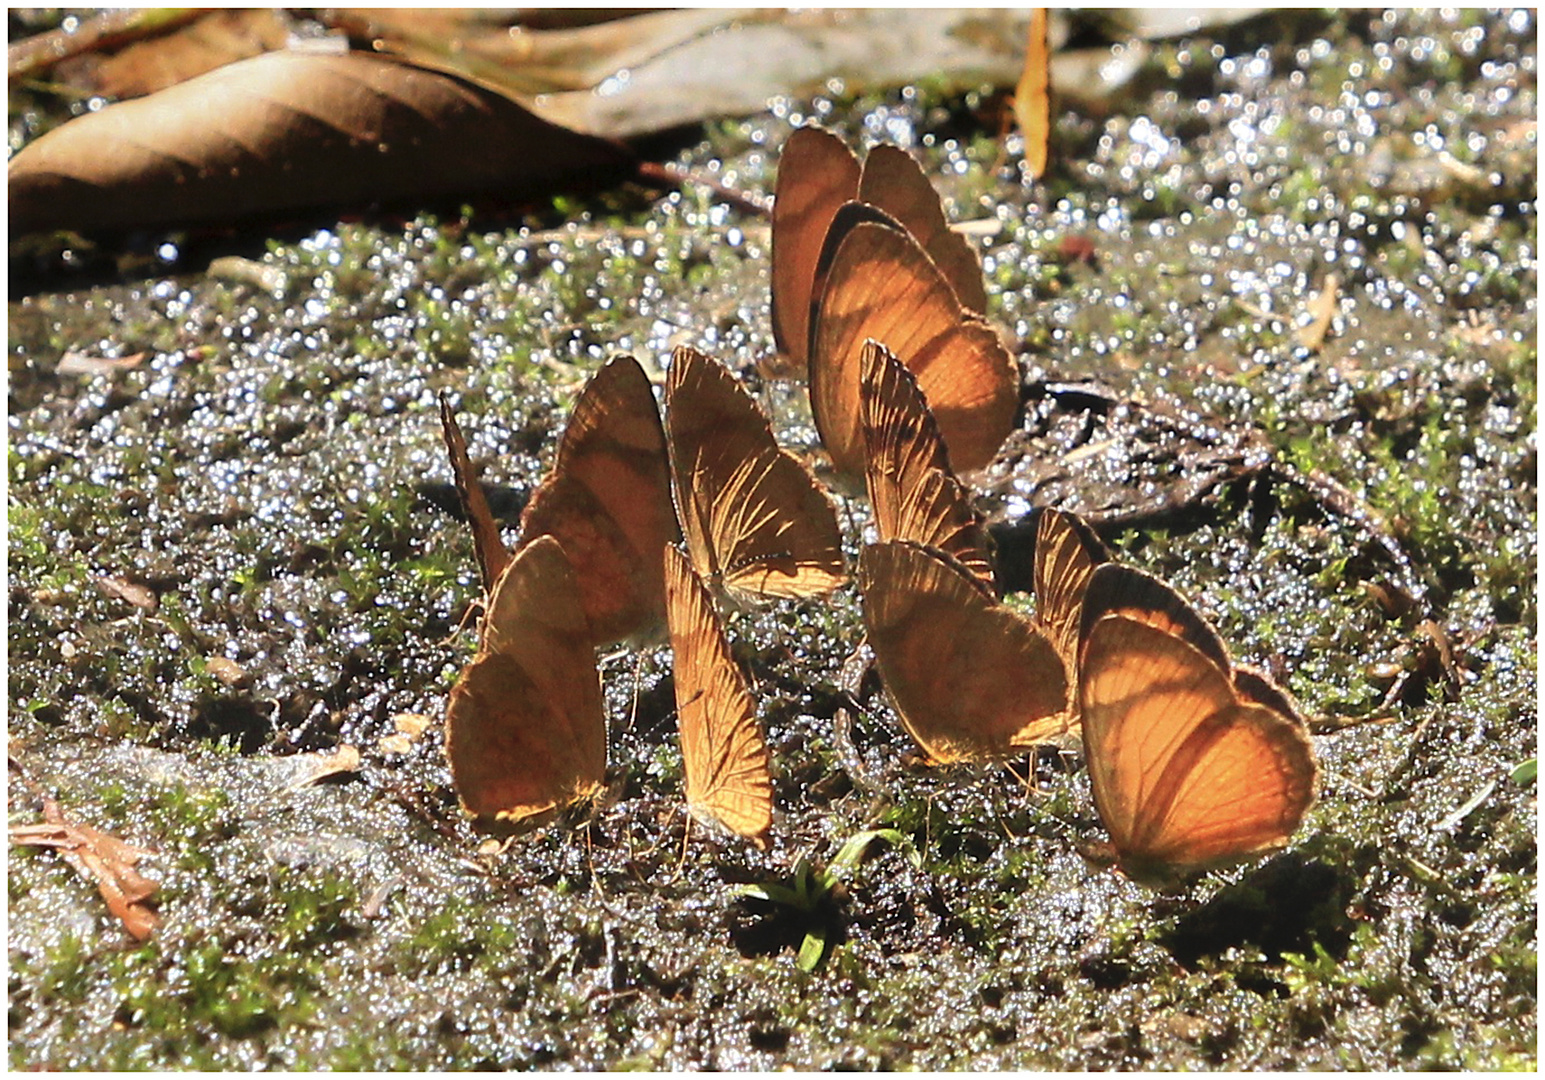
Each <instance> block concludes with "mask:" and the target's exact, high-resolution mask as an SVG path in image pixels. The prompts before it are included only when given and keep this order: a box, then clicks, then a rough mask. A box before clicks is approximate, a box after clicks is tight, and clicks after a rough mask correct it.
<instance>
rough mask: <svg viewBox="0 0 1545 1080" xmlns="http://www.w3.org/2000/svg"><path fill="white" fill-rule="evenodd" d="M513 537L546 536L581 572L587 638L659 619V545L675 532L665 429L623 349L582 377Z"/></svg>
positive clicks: (639, 630) (603, 637)
mask: <svg viewBox="0 0 1545 1080" xmlns="http://www.w3.org/2000/svg"><path fill="white" fill-rule="evenodd" d="M520 526H521V543H522V544H529V543H531V542H532V541H533V540H535V539H536V538H537V537H538V536H554V537H557V538H558V540H559V542H560V543H562V545H563V549H564V551H565V553H567V554H568V556H569V561H570V562H571V563H572V564H573V565H574V568H575V571H576V573H577V575H578V578H579V587H580V602H581V603H582V604H583V606H584V609H585V613H586V616H587V617H588V618H589V620H590V624H591V628H592V631H593V633H594V639H593V640H594V643H595V644H597V645H605V644H609V643H611V642H614V641H620V640H622V639H624V638H630V637H635V636H640V635H647V634H648V633H650V632H651V631H653V630H655V629H656V628H657V627H659V626H660V625H662V623H663V621H664V619H665V582H664V580H663V578H662V577H661V573H662V570H661V566H660V559H659V554H658V553H659V551H660V548H661V547H663V546H664V545H665V544H667V543H673V542H674V541H675V540H677V539H678V538H679V537H680V531H679V530H678V528H677V525H676V514H675V510H674V508H673V507H672V505H671V494H670V471H669V466H668V461H667V456H666V449H665V432H664V430H663V429H662V428H661V426H660V412H659V409H658V408H657V407H656V405H655V399H654V391H653V390H651V389H650V386H649V379H648V377H647V376H646V375H645V374H644V370H643V368H641V367H639V365H638V361H636V360H634V359H633V358H632V357H631V356H618V357H615V358H613V359H612V360H611V361H610V362H609V363H607V364H606V366H605V367H603V368H601V370H600V371H598V372H596V374H595V375H594V376H593V377H592V378H591V379H590V381H589V382H588V383H586V384H585V388H584V390H583V391H581V393H580V395H579V397H578V399H577V400H576V401H575V402H574V411H573V413H572V414H571V415H570V417H569V423H568V426H567V427H566V428H565V429H564V432H563V438H562V439H561V440H560V441H559V444H558V455H557V458H556V460H555V461H554V462H553V469H552V472H551V473H550V474H549V475H548V477H547V479H546V480H544V481H543V482H542V485H541V486H540V487H538V488H537V489H536V491H535V492H534V493H533V494H532V496H531V501H530V502H529V503H527V504H526V510H525V513H524V514H522V515H521V519H520Z"/></svg>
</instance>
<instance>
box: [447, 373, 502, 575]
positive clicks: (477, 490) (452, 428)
mask: <svg viewBox="0 0 1545 1080" xmlns="http://www.w3.org/2000/svg"><path fill="white" fill-rule="evenodd" d="M440 430H441V432H442V433H443V434H444V436H445V452H446V454H448V455H449V457H450V459H451V474H452V475H453V476H454V477H455V479H456V494H457V495H458V496H459V497H460V499H461V510H462V513H463V514H465V515H466V518H467V524H469V525H470V526H471V527H472V550H473V552H474V553H475V554H476V556H477V565H478V571H479V572H480V573H481V575H482V578H483V592H484V593H485V594H487V593H490V592H492V591H493V587H494V582H496V581H498V580H499V575H500V574H502V573H504V568H505V566H506V564H508V563H509V561H510V553H509V550H508V549H507V548H506V547H505V546H504V541H503V539H501V538H500V536H499V523H498V522H497V521H495V520H494V515H493V513H492V511H490V510H489V509H488V499H487V498H486V497H485V496H484V495H483V486H482V485H481V484H480V483H478V479H477V473H476V471H475V470H474V469H473V468H472V459H471V458H470V457H468V456H467V439H466V436H464V435H463V434H462V433H461V426H460V425H459V424H457V423H456V414H455V413H454V412H453V411H452V410H451V405H450V402H448V401H446V400H445V398H443V397H442V398H441V399H440Z"/></svg>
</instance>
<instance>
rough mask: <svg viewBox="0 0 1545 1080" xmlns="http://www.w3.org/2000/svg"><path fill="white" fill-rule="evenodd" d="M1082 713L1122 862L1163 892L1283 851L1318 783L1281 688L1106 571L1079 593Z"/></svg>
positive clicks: (1174, 600)
mask: <svg viewBox="0 0 1545 1080" xmlns="http://www.w3.org/2000/svg"><path fill="white" fill-rule="evenodd" d="M1082 639H1083V640H1082V647H1081V651H1080V655H1079V669H1078V671H1079V674H1078V708H1079V713H1080V716H1081V719H1082V723H1083V740H1084V754H1085V758H1086V760H1087V762H1088V768H1089V778H1090V784H1091V787H1092V788H1093V791H1094V802H1095V808H1096V809H1097V810H1098V811H1099V814H1100V820H1101V821H1102V822H1104V824H1105V828H1106V830H1107V831H1108V832H1109V833H1110V837H1111V843H1112V846H1113V847H1114V849H1115V855H1116V861H1117V863H1118V865H1120V866H1121V868H1122V869H1123V870H1124V871H1125V872H1126V873H1127V874H1128V876H1130V877H1132V878H1133V879H1134V880H1136V881H1140V882H1143V883H1145V884H1149V885H1153V886H1156V887H1167V886H1170V885H1173V884H1175V883H1176V882H1178V881H1182V880H1184V879H1185V878H1187V877H1189V876H1190V875H1192V874H1195V873H1197V872H1200V871H1202V870H1206V869H1210V868H1214V867H1218V866H1224V865H1228V864H1230V863H1234V862H1238V861H1241V860H1243V859H1248V858H1251V857H1253V856H1256V855H1260V854H1263V853H1265V852H1269V851H1273V850H1276V849H1278V848H1281V847H1283V846H1284V845H1285V844H1286V843H1287V842H1288V840H1289V839H1290V838H1291V837H1292V835H1293V832H1294V831H1295V830H1296V829H1297V828H1298V826H1299V824H1300V823H1301V822H1302V821H1303V817H1304V814H1305V813H1306V812H1307V811H1308V809H1309V807H1310V805H1311V804H1312V803H1313V802H1314V798H1315V794H1316V791H1317V789H1318V786H1319V766H1318V764H1317V762H1316V760H1315V755H1314V747H1313V744H1312V743H1311V741H1310V739H1309V734H1308V729H1307V727H1306V725H1305V724H1304V721H1303V719H1302V718H1301V717H1300V716H1299V714H1298V710H1297V708H1296V707H1295V705H1294V704H1293V702H1292V699H1291V698H1290V697H1289V696H1288V694H1287V693H1286V691H1284V690H1282V689H1281V688H1280V687H1278V686H1276V685H1275V684H1274V683H1272V682H1271V680H1270V679H1268V678H1267V677H1266V676H1265V675H1264V674H1262V673H1260V672H1256V671H1253V670H1251V669H1249V668H1244V667H1235V666H1234V665H1233V664H1232V663H1231V662H1230V660H1229V657H1228V652H1227V650H1226V649H1225V648H1224V645H1223V642H1222V640H1221V639H1220V638H1219V637H1218V635H1217V632H1216V631H1215V630H1213V629H1212V627H1211V626H1209V625H1208V624H1207V622H1206V620H1205V619H1203V618H1202V617H1201V615H1200V614H1198V613H1197V612H1196V611H1195V610H1194V609H1193V608H1191V606H1190V605H1189V604H1187V603H1186V602H1185V601H1184V600H1182V599H1181V598H1180V597H1179V596H1178V595H1177V594H1176V593H1175V592H1174V591H1173V590H1171V589H1170V588H1169V587H1168V586H1166V585H1164V584H1163V583H1162V582H1159V581H1158V580H1156V579H1154V578H1151V577H1149V576H1148V575H1146V574H1142V573H1140V572H1139V571H1136V570H1133V569H1131V568H1129V567H1123V566H1118V565H1116V564H1114V563H1110V564H1106V565H1104V566H1100V567H1098V568H1097V569H1096V570H1095V571H1094V573H1093V574H1092V575H1091V577H1090V581H1089V587H1088V590H1087V592H1086V593H1085V597H1084V612H1083V629H1082Z"/></svg>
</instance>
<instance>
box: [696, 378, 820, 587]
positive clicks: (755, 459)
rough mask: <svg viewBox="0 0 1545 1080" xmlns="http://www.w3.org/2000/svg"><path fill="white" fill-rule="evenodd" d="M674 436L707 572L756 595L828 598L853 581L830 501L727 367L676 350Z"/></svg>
mask: <svg viewBox="0 0 1545 1080" xmlns="http://www.w3.org/2000/svg"><path fill="white" fill-rule="evenodd" d="M666 428H667V431H668V432H669V446H670V461H671V471H672V477H673V480H674V483H675V491H676V506H677V511H678V514H679V516H680V518H681V526H682V531H683V532H684V533H685V535H686V540H687V549H688V553H689V554H690V555H691V557H692V564H693V566H694V568H695V569H696V570H697V571H698V573H699V574H701V575H702V576H703V577H705V578H708V579H709V580H716V581H718V582H720V583H721V584H723V585H724V586H725V587H726V588H729V589H733V590H737V591H740V592H744V593H749V594H752V595H756V596H819V595H823V594H825V593H828V592H830V591H831V590H832V589H835V588H836V587H837V586H839V585H841V584H842V583H843V582H844V581H845V580H846V574H845V572H844V569H843V562H842V536H841V533H840V532H839V531H838V529H837V517H836V513H835V512H834V511H833V510H832V505H831V502H830V501H828V499H827V498H826V495H825V493H824V492H823V491H822V490H821V488H820V486H819V485H818V484H817V483H816V482H815V478H814V477H812V476H811V475H810V473H809V471H808V470H807V469H806V468H805V467H804V466H803V465H801V464H800V462H799V460H798V459H797V458H795V457H794V456H793V455H792V454H790V453H788V452H787V451H785V450H782V449H780V448H779V446H778V444H777V441H776V440H775V439H774V438H773V434H772V428H771V427H770V426H769V425H768V423H767V417H766V416H764V415H763V413H762V410H761V409H759V408H758V407H757V404H756V402H755V401H754V400H753V399H752V398H751V396H750V395H749V394H747V393H746V392H745V390H743V389H742V388H741V387H740V385H739V384H738V383H736V381H735V379H734V377H733V376H731V375H730V373H729V372H728V371H727V370H725V368H724V366H723V365H721V364H720V363H718V361H716V360H713V359H711V358H709V357H707V356H704V355H703V354H702V353H699V352H697V351H696V350H694V349H687V348H679V349H677V350H676V352H675V353H674V354H673V357H672V360H671V369H670V372H669V375H668V378H667V382H666Z"/></svg>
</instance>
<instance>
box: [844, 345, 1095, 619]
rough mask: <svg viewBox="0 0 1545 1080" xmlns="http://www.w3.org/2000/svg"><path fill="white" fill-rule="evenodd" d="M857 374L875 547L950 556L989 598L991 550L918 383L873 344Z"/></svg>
mask: <svg viewBox="0 0 1545 1080" xmlns="http://www.w3.org/2000/svg"><path fill="white" fill-rule="evenodd" d="M861 372H862V376H861V385H860V390H861V397H862V405H863V421H864V446H865V466H864V478H865V482H866V484H867V486H868V489H869V505H870V506H871V507H872V508H873V510H874V524H875V529H876V530H877V531H878V532H879V534H880V539H881V540H912V541H915V542H916V543H919V544H921V545H923V546H924V547H932V548H937V549H938V550H940V551H943V552H944V553H945V554H947V555H951V556H953V557H954V558H955V559H956V560H957V561H958V562H959V563H960V564H961V565H962V566H964V567H965V568H966V569H967V570H969V571H970V572H971V574H972V576H973V577H975V578H976V579H977V580H978V581H979V582H980V584H981V585H982V587H983V588H984V589H985V590H986V592H987V594H988V595H989V596H994V597H995V596H996V595H997V588H996V581H995V578H994V574H993V563H992V542H991V540H989V539H988V536H987V530H986V529H985V528H984V527H983V525H982V516H981V515H980V514H978V513H977V512H976V508H975V507H973V506H972V505H971V495H970V492H969V491H967V490H966V487H965V485H964V484H962V483H961V482H960V480H959V479H958V478H957V477H956V476H955V473H954V470H952V469H951V468H950V460H949V452H948V451H947V450H946V448H945V446H944V440H943V439H941V438H940V437H939V427H938V425H937V424H936V423H934V419H933V413H932V412H930V411H929V409H928V403H927V402H926V401H924V400H923V395H922V392H921V391H920V390H918V388H917V380H916V379H915V378H913V376H912V373H911V372H910V371H908V370H907V369H906V368H905V367H903V366H902V365H901V363H900V362H899V361H898V360H897V359H896V358H895V357H894V356H892V355H891V353H890V350H889V349H887V348H885V346H883V345H881V344H879V343H878V342H874V341H868V342H865V343H864V351H863V360H862V366H861ZM1074 634H1075V635H1076V634H1077V625H1076V623H1075V625H1074Z"/></svg>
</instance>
